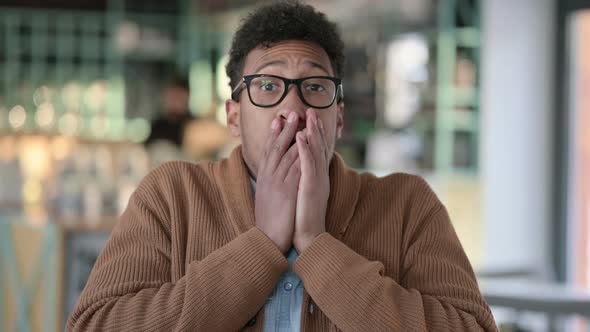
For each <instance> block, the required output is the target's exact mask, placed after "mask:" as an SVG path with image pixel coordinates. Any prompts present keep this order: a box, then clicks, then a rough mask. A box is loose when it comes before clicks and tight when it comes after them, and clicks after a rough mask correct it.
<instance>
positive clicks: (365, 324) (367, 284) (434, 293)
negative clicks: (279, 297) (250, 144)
mask: <svg viewBox="0 0 590 332" xmlns="http://www.w3.org/2000/svg"><path fill="white" fill-rule="evenodd" d="M422 186H426V188H424V187H423V188H422V190H423V191H424V192H425V193H426V194H427V195H429V196H431V198H432V199H433V200H434V201H435V204H428V203H423V202H416V203H417V204H418V205H419V206H421V207H420V208H419V209H422V210H423V209H424V208H423V207H424V206H425V205H426V206H430V207H429V208H427V209H426V211H425V212H423V213H418V214H420V215H421V218H420V219H419V220H416V221H414V222H413V224H412V225H409V226H408V227H407V229H408V231H407V233H406V234H404V241H408V242H407V243H408V245H407V250H406V252H405V255H404V257H402V258H401V265H402V266H401V277H400V280H399V282H396V281H395V280H394V279H392V278H390V277H388V276H385V275H384V265H383V264H382V263H381V262H378V261H370V260H368V259H366V258H365V257H363V256H361V255H359V254H357V253H356V252H355V251H353V250H352V249H350V248H349V247H348V246H346V245H345V244H344V243H342V242H341V241H339V240H337V239H336V238H334V237H333V236H332V235H330V234H328V233H323V234H321V235H320V236H318V237H317V238H316V239H315V240H314V242H313V243H312V245H311V246H310V247H309V248H308V249H307V250H306V251H304V252H303V253H302V254H301V255H300V256H299V258H298V259H297V261H296V262H295V265H294V271H295V272H296V273H297V274H298V275H299V276H300V278H301V280H303V283H304V285H305V288H306V290H307V291H308V292H309V294H310V296H311V297H312V299H313V300H314V302H315V303H316V304H317V305H318V307H319V308H320V309H321V310H322V312H323V313H324V314H325V315H326V316H327V317H328V318H329V319H330V320H331V321H332V322H333V323H335V324H336V326H337V327H338V328H339V329H341V330H342V331H437V332H443V331H453V332H456V331H497V327H496V325H495V323H494V319H493V316H492V314H491V311H490V309H489V307H488V305H487V304H486V303H485V301H484V300H483V298H482V295H481V293H480V291H479V289H478V285H477V282H476V279H475V275H474V273H473V270H472V268H471V265H470V263H469V261H468V259H467V256H466V255H465V253H464V251H463V248H462V247H461V244H460V242H459V239H458V238H457V236H456V233H455V230H454V228H453V226H452V224H451V222H450V220H449V217H448V214H447V212H446V210H445V208H444V207H443V206H442V204H441V203H440V202H439V201H438V199H437V198H436V196H434V193H432V192H431V190H430V188H429V187H427V184H426V183H423V184H422Z"/></svg>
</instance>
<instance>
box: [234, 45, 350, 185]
mask: <svg viewBox="0 0 590 332" xmlns="http://www.w3.org/2000/svg"><path fill="white" fill-rule="evenodd" d="M253 74H271V75H278V76H282V77H285V78H291V79H296V78H303V77H309V76H332V77H333V76H334V72H333V69H332V66H331V63H330V58H329V57H328V55H327V54H326V52H325V51H324V49H323V48H321V47H320V46H319V45H317V44H315V43H311V42H305V41H297V40H292V41H284V42H280V43H276V44H274V45H273V46H272V47H270V48H261V47H259V48H256V49H254V50H252V51H251V52H250V53H248V55H247V56H246V59H245V61H244V70H243V76H246V75H253ZM241 84H242V85H244V83H241ZM232 88H235V87H232ZM239 100H240V101H239V102H236V101H234V100H228V101H226V104H225V108H226V112H227V125H228V127H229V129H230V132H231V134H232V135H233V136H235V137H240V139H241V142H242V154H243V157H244V160H245V162H246V164H247V166H248V168H249V170H250V172H251V175H252V176H254V177H256V174H258V165H259V160H260V156H261V155H262V149H263V147H264V143H265V142H266V139H267V137H268V135H269V134H270V124H271V122H272V120H273V119H275V118H276V119H279V120H280V121H281V122H282V124H283V125H284V124H285V123H286V121H287V116H288V115H289V113H290V112H295V113H296V114H297V115H298V116H299V129H300V130H303V129H304V128H305V124H306V110H307V109H309V108H310V107H309V106H307V105H305V104H304V103H303V101H302V100H301V99H300V98H299V95H298V94H297V87H296V86H295V85H294V84H292V85H290V86H289V91H288V93H287V95H286V96H285V98H284V99H283V100H282V101H281V103H279V104H278V105H276V106H273V107H270V108H263V107H258V106H255V105H253V104H252V102H251V101H250V99H249V98H248V92H247V91H246V87H245V86H243V89H242V91H241V92H240V94H239ZM343 111H344V104H343V103H342V102H340V103H339V104H337V103H336V102H334V103H333V104H332V105H331V106H330V107H328V108H324V109H316V114H317V115H318V117H319V118H320V119H321V120H322V122H323V124H324V128H325V130H326V136H327V137H326V143H327V144H328V149H329V151H330V156H332V155H333V153H334V145H335V142H336V139H337V138H339V137H340V135H341V132H342V127H343V116H342V112H343ZM282 127H284V126H282Z"/></svg>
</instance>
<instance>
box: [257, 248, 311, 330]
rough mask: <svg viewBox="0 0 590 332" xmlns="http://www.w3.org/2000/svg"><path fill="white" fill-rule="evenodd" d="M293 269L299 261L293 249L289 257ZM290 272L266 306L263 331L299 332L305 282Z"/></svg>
mask: <svg viewBox="0 0 590 332" xmlns="http://www.w3.org/2000/svg"><path fill="white" fill-rule="evenodd" d="M287 259H288V260H289V265H290V266H291V267H292V266H293V263H295V260H296V259H297V251H296V250H295V248H291V250H290V251H289V255H288V257H287ZM291 267H289V270H288V271H286V272H285V273H283V275H282V276H281V279H280V280H279V282H278V283H277V285H276V286H275V289H274V290H273V291H272V293H271V295H270V296H269V298H268V299H267V300H266V304H265V305H264V325H263V331H264V332H270V331H276V332H292V331H299V330H300V324H301V307H302V306H303V282H301V279H299V277H298V276H297V275H296V274H295V273H293V271H292V270H291Z"/></svg>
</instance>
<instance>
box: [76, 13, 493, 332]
mask: <svg viewBox="0 0 590 332" xmlns="http://www.w3.org/2000/svg"><path fill="white" fill-rule="evenodd" d="M343 48H344V45H343V42H342V40H341V37H340V35H339V33H338V31H337V28H336V26H335V25H334V24H333V23H331V22H330V21H328V20H327V18H326V17H325V15H324V14H322V13H319V12H317V11H316V10H315V9H314V8H312V7H310V6H307V5H304V4H301V3H299V2H294V1H281V2H273V3H272V4H269V5H267V6H264V7H261V8H259V9H258V10H256V11H255V12H254V13H252V14H250V15H249V16H248V17H247V18H246V19H245V21H243V22H242V25H241V26H240V28H239V30H238V31H237V32H236V34H235V36H234V39H233V42H232V46H231V49H230V60H229V63H228V65H227V68H226V70H227V73H228V76H229V77H230V86H231V89H232V92H233V93H232V99H231V100H228V101H227V102H226V112H227V124H228V127H229V131H230V132H231V134H232V135H233V136H235V137H239V138H240V140H241V145H240V146H238V147H237V148H236V149H235V150H234V151H233V152H232V154H231V155H230V156H229V158H227V159H223V160H221V161H218V162H207V163H199V164H193V163H186V162H173V163H167V164H164V165H162V166H161V167H159V168H157V169H156V170H154V171H152V172H151V173H150V174H149V175H148V176H147V177H146V178H145V179H144V180H143V182H142V183H141V184H140V186H139V188H138V189H137V190H136V191H135V193H134V194H133V196H132V197H131V199H130V202H129V205H128V207H127V209H126V211H125V212H124V214H123V215H122V216H121V218H120V221H119V223H118V225H117V226H116V228H115V230H114V231H113V234H112V236H111V238H110V240H109V242H108V244H107V245H106V247H105V249H104V251H103V252H102V253H101V255H100V257H99V258H98V260H97V262H96V265H95V266H94V268H93V271H92V273H91V276H90V279H89V281H88V283H87V285H86V287H85V289H84V292H83V294H82V296H81V298H80V300H79V303H78V305H77V307H76V309H75V310H74V312H73V313H72V315H71V316H70V319H69V320H68V324H67V330H69V331H82V330H106V331H171V330H178V331H236V330H255V331H300V330H302V331H336V330H342V331H403V330H409V331H426V330H428V331H496V330H497V328H496V326H495V323H494V319H493V317H492V314H491V312H490V309H489V307H488V305H487V304H486V303H485V301H484V300H483V298H482V295H481V294H480V291H479V289H478V285H477V282H476V279H475V275H474V273H473V269H472V267H471V265H470V263H469V261H468V259H467V257H466V255H465V253H464V251H463V248H462V246H461V244H460V242H459V240H458V238H457V236H456V234H455V231H454V229H453V226H452V224H451V222H450V220H449V217H448V214H447V212H446V209H445V207H444V206H443V205H442V203H441V202H440V201H439V200H438V198H437V197H436V196H435V194H434V193H433V191H432V190H431V189H430V188H429V186H428V185H427V184H426V182H425V181H424V180H422V179H421V178H419V177H417V176H412V175H406V174H391V175H388V176H386V177H383V178H377V177H375V176H374V175H372V174H368V173H363V174H359V173H357V172H356V171H354V170H352V169H350V168H348V167H347V166H346V164H345V163H344V161H343V160H342V158H341V157H340V156H339V155H338V154H337V153H335V152H334V146H335V142H336V140H337V139H338V138H339V137H340V135H341V131H342V128H343V125H344V123H343V112H344V104H343V102H342V85H341V80H340V78H339V77H341V75H342V67H343V61H344V56H343Z"/></svg>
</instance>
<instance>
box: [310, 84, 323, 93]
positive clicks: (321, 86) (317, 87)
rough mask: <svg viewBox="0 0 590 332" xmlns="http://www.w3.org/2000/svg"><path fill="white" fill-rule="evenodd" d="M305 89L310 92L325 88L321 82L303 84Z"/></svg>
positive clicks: (321, 90)
mask: <svg viewBox="0 0 590 332" xmlns="http://www.w3.org/2000/svg"><path fill="white" fill-rule="evenodd" d="M305 89H306V90H307V91H310V92H324V91H326V88H325V87H324V86H323V85H322V84H317V83H309V84H306V85H305Z"/></svg>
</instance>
